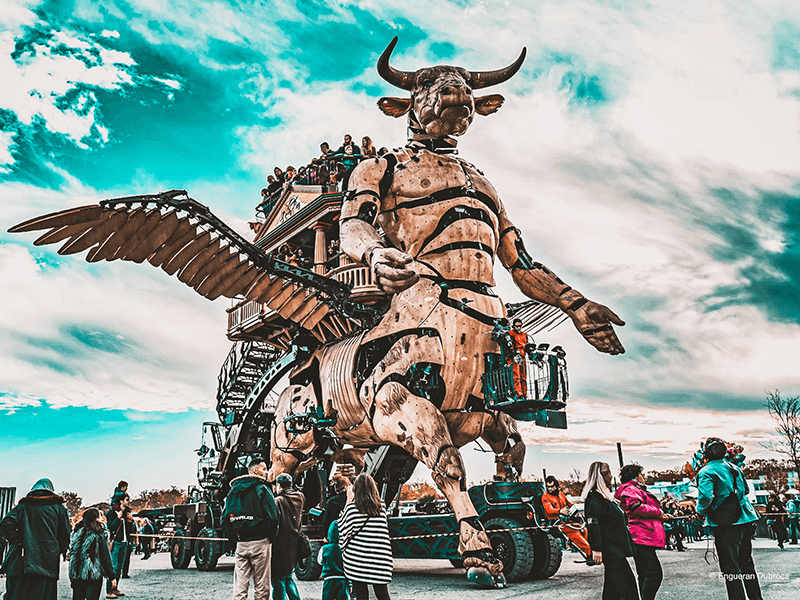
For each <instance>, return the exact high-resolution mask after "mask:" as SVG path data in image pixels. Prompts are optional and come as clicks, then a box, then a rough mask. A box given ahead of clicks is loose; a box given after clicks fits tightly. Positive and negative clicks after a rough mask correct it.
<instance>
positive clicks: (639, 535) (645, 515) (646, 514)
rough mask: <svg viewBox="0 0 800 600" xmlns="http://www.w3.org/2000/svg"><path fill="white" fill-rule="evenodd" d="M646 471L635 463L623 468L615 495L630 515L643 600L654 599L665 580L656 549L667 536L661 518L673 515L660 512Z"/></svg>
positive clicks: (629, 525) (635, 559) (634, 555)
mask: <svg viewBox="0 0 800 600" xmlns="http://www.w3.org/2000/svg"><path fill="white" fill-rule="evenodd" d="M643 471H644V469H643V468H642V467H641V466H640V465H636V464H633V465H625V466H624V467H622V470H621V471H620V474H619V479H620V481H621V482H622V485H620V486H619V487H618V488H617V491H616V493H615V494H614V497H615V498H616V499H617V501H618V502H619V504H620V506H621V507H622V510H624V511H625V514H626V515H627V517H628V529H629V530H630V532H631V539H632V540H633V560H634V562H635V563H636V574H637V576H638V578H639V592H640V593H641V596H642V600H653V599H654V598H655V597H656V592H658V588H659V587H660V586H661V580H662V579H663V572H662V570H661V563H660V562H658V557H657V556H656V548H663V547H664V542H665V539H666V535H665V533H664V525H662V521H665V520H667V519H669V518H670V517H669V515H665V514H664V513H663V512H662V511H661V505H660V504H659V502H658V500H657V499H656V497H655V496H654V495H653V494H651V493H650V492H648V491H647V489H646V488H645V486H644V475H642V473H643Z"/></svg>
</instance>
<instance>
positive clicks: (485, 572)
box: [467, 567, 508, 588]
mask: <svg viewBox="0 0 800 600" xmlns="http://www.w3.org/2000/svg"><path fill="white" fill-rule="evenodd" d="M467 579H468V580H469V581H471V582H472V583H477V584H478V585H479V586H481V587H486V588H504V587H508V583H506V578H505V576H504V575H503V572H502V571H501V572H500V573H498V574H497V575H492V574H491V573H490V572H489V569H487V568H486V567H470V568H469V569H467Z"/></svg>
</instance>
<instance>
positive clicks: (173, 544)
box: [169, 529, 194, 569]
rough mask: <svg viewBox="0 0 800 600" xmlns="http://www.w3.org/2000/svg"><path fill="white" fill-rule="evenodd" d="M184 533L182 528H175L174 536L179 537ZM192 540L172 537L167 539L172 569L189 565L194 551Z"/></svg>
mask: <svg viewBox="0 0 800 600" xmlns="http://www.w3.org/2000/svg"><path fill="white" fill-rule="evenodd" d="M184 535H186V532H185V531H184V530H183V529H176V530H175V536H176V537H181V536H184ZM192 541H193V540H180V539H178V540H176V539H175V538H172V539H171V540H170V541H169V555H170V562H172V568H173V569H185V568H187V567H188V566H189V563H190V562H191V560H192V554H193V553H194V544H193V543H192Z"/></svg>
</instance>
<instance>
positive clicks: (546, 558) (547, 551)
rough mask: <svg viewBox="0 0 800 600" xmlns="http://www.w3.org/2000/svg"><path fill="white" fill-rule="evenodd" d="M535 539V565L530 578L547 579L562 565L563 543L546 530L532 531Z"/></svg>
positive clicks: (532, 536)
mask: <svg viewBox="0 0 800 600" xmlns="http://www.w3.org/2000/svg"><path fill="white" fill-rule="evenodd" d="M531 539H532V540H533V567H532V568H531V573H530V579H547V578H548V577H552V576H553V575H555V574H556V572H557V571H558V569H559V567H560V566H561V543H560V542H559V540H557V539H556V538H555V537H553V536H552V535H550V534H549V533H545V532H544V531H534V532H532V533H531Z"/></svg>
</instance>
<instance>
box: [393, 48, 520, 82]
mask: <svg viewBox="0 0 800 600" xmlns="http://www.w3.org/2000/svg"><path fill="white" fill-rule="evenodd" d="M396 45H397V36H394V39H393V40H392V41H391V42H389V45H388V46H386V50H384V51H383V54H381V57H380V58H379V59H378V75H380V76H381V77H383V78H384V79H385V80H386V81H388V82H389V83H391V84H392V85H394V86H396V87H399V88H400V89H403V90H408V91H411V88H412V87H414V75H415V73H407V72H406V71H398V70H397V69H395V68H394V67H393V66H391V65H390V64H389V57H390V56H391V55H392V51H393V50H394V47H395V46H396ZM513 74H514V73H512V74H511V75H513Z"/></svg>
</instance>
